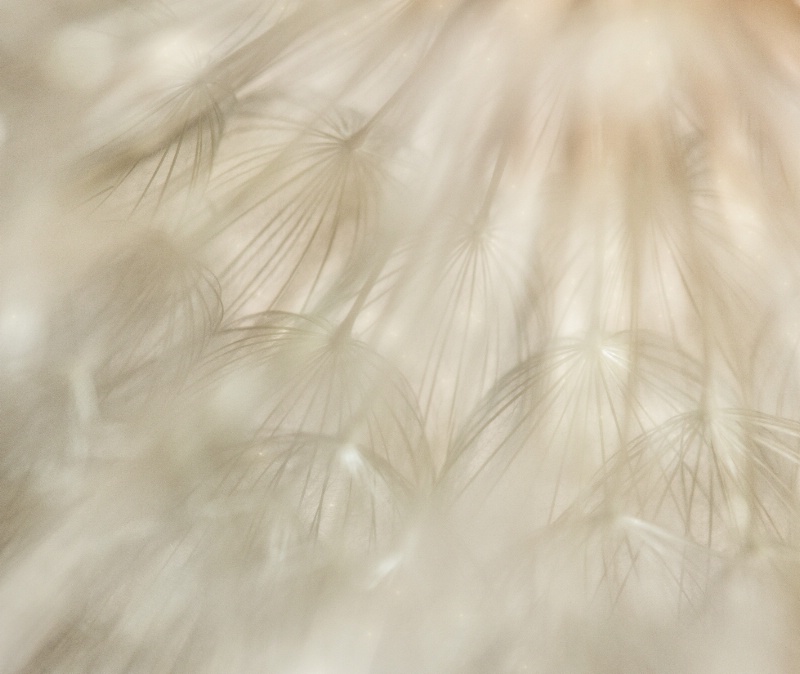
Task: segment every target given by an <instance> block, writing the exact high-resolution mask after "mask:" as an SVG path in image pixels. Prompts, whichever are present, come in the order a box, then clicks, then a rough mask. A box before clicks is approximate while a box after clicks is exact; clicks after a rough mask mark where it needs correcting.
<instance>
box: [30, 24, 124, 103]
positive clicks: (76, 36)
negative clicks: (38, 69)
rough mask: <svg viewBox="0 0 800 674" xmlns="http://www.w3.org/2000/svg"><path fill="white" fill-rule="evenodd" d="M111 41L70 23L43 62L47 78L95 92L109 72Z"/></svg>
mask: <svg viewBox="0 0 800 674" xmlns="http://www.w3.org/2000/svg"><path fill="white" fill-rule="evenodd" d="M115 51H116V49H115V44H114V40H113V39H112V38H111V37H110V36H109V35H106V34H104V33H102V32H99V31H97V30H94V29H92V28H91V27H89V26H84V25H80V24H71V25H68V26H66V27H64V28H63V29H62V30H61V31H60V32H59V33H58V35H57V36H56V38H55V41H54V42H53V45H52V47H51V48H50V54H49V55H48V59H47V61H46V65H45V67H46V69H47V74H48V75H49V77H50V78H51V79H52V80H53V81H54V82H56V83H58V84H60V85H62V86H65V87H70V88H74V89H86V90H91V89H95V88H96V87H98V86H99V85H101V84H102V83H103V82H104V81H105V80H106V79H107V78H108V76H109V74H110V73H111V70H112V68H113V66H114V61H115Z"/></svg>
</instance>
